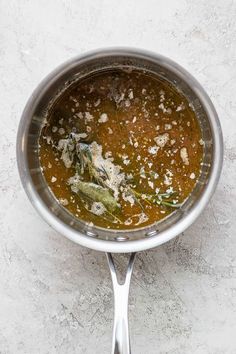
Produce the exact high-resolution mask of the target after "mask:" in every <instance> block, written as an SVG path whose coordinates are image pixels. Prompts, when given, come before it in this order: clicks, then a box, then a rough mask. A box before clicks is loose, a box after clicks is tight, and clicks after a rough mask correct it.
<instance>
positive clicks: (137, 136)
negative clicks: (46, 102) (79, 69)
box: [39, 70, 203, 229]
mask: <svg viewBox="0 0 236 354" xmlns="http://www.w3.org/2000/svg"><path fill="white" fill-rule="evenodd" d="M71 133H72V134H74V135H73V139H74V136H75V137H76V140H73V141H74V145H73V146H72V147H70V146H69V145H68V144H67V142H68V138H69V137H71ZM79 144H80V145H79ZM202 145H203V141H202V139H201V131H200V127H199V124H198V121H197V119H196V116H195V113H194V111H193V110H192V108H191V104H189V102H188V101H187V99H186V98H185V97H184V96H183V95H182V94H181V93H180V92H178V91H177V90H176V88H174V87H173V86H171V85H170V84H169V83H167V82H165V81H162V80H160V79H159V78H158V77H156V76H151V75H150V74H145V73H143V72H141V71H137V70H133V71H131V72H129V73H128V72H124V71H122V70H114V71H106V72H101V73H97V74H96V75H94V76H92V77H91V76H90V77H88V78H85V79H83V80H82V81H80V82H78V83H77V84H76V85H74V86H73V87H72V88H70V89H69V90H67V91H66V92H65V93H64V94H63V95H62V96H61V97H60V98H59V99H58V100H57V101H56V102H55V104H54V106H53V107H52V109H51V111H50V113H49V116H48V118H47V124H46V125H45V126H44V128H43V130H42V133H41V136H40V153H39V154H40V156H39V157H40V163H41V166H42V169H43V173H44V176H45V179H46V181H47V183H48V185H49V187H50V189H51V191H52V192H53V194H54V195H55V197H56V198H57V200H58V201H59V202H60V203H61V204H62V205H63V206H64V207H65V208H66V209H67V210H68V211H70V212H71V213H72V214H74V215H75V216H76V217H78V218H80V219H82V220H84V221H85V222H88V223H90V224H94V225H96V226H100V227H105V228H111V229H134V228H140V227H143V226H147V225H151V224H153V223H154V222H156V221H159V220H161V219H162V218H165V217H166V216H167V215H169V214H170V213H172V212H174V211H175V210H176V208H178V207H180V205H181V203H182V202H183V201H184V200H185V199H186V198H187V197H188V196H189V194H190V193H191V191H192V190H193V188H194V186H195V183H196V181H197V179H198V176H199V173H200V167H201V161H202V155H203V146H202ZM68 146H69V149H70V151H69V152H68V151H66V149H68ZM76 146H77V147H76ZM78 146H81V148H82V147H84V146H85V147H86V149H87V150H86V151H88V147H89V149H90V147H93V149H95V150H96V149H97V150H99V151H100V153H101V149H102V153H101V155H102V157H101V156H100V157H101V158H100V160H101V159H103V160H101V161H102V162H104V163H105V164H104V166H105V167H104V166H99V171H101V173H102V178H103V180H101V181H102V186H103V187H104V186H105V187H106V181H105V179H106V178H107V182H109V178H111V179H112V178H113V180H114V175H113V177H110V176H109V173H107V171H104V168H106V166H108V168H109V166H110V165H112V164H113V165H114V166H116V167H117V169H116V172H117V171H118V172H117V173H118V174H117V178H115V179H116V181H117V179H119V178H120V183H117V185H116V188H117V190H116V192H115V189H114V188H113V187H111V188H108V191H109V193H110V194H111V196H112V198H114V199H115V201H116V203H117V206H118V207H117V208H116V209H114V210H113V209H109V208H108V209H107V208H106V207H105V208H104V205H103V203H101V200H100V199H99V198H98V199H96V197H95V200H94V199H93V198H94V197H93V196H92V198H90V196H88V195H87V194H86V193H85V194H84V193H80V192H81V191H78V189H76V188H73V181H74V180H75V179H76V178H77V181H78V180H79V183H80V181H82V183H83V182H89V183H92V184H93V183H95V184H96V183H97V182H98V184H101V183H99V181H96V176H95V175H91V174H90V172H88V171H90V170H89V166H87V168H86V166H85V168H84V171H82V172H83V173H80V172H81V162H80V163H79V172H78V168H77V167H78V162H77V159H78V158H77V155H76V152H75V151H76V149H77V148H78ZM91 151H92V148H91ZM68 154H69V155H68ZM65 156H66V158H68V156H70V160H69V161H67V160H66V159H65ZM71 156H72V157H71ZM90 156H91V154H90ZM87 161H88V162H89V161H90V160H89V159H88V160H87ZM107 161H108V162H107ZM89 163H91V161H90V162H89ZM82 167H83V166H82ZM100 167H101V168H102V170H103V171H102V170H101V168H100ZM113 172H114V171H113ZM94 176H95V177H94ZM104 176H105V177H104ZM99 178H100V177H99ZM73 179H74V180H73ZM71 181H72V182H71ZM103 181H105V182H104V183H105V184H104V183H103ZM103 187H102V188H103ZM112 188H113V189H112ZM103 189H104V190H105V189H106V188H103ZM102 191H103V190H102ZM82 192H83V191H82ZM111 210H112V211H111Z"/></svg>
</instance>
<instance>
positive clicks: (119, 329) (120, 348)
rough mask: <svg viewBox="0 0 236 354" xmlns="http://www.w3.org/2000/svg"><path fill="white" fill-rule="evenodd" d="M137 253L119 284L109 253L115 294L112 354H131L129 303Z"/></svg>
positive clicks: (108, 257) (131, 257) (133, 254)
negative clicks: (123, 279) (122, 281)
mask: <svg viewBox="0 0 236 354" xmlns="http://www.w3.org/2000/svg"><path fill="white" fill-rule="evenodd" d="M134 260H135V253H132V254H131V255H130V259H129V263H128V267H127V271H126V275H125V281H124V283H123V284H121V283H119V281H118V278H117V271H116V269H115V264H114V261H113V257H112V254H111V253H107V261H108V265H109V268H110V272H111V279H112V284H113V292H114V325H113V338H112V351H111V354H130V353H131V349H130V341H129V324H128V302H129V287H130V279H131V275H132V271H133V265H134Z"/></svg>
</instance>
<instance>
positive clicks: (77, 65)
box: [17, 48, 223, 354]
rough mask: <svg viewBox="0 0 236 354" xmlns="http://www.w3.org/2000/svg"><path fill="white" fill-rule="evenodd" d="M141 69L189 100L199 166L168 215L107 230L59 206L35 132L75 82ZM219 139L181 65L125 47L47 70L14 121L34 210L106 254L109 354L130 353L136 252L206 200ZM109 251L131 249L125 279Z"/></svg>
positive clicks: (167, 234)
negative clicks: (110, 300) (110, 291)
mask: <svg viewBox="0 0 236 354" xmlns="http://www.w3.org/2000/svg"><path fill="white" fill-rule="evenodd" d="M112 68H122V69H123V70H129V69H130V68H137V69H138V68H140V69H142V70H143V69H144V70H146V71H147V72H150V73H154V74H156V75H159V76H160V77H161V78H163V79H165V80H167V81H169V82H170V83H172V84H173V85H174V86H175V87H176V88H177V89H178V90H180V91H181V92H182V93H183V94H184V95H185V96H186V97H187V99H188V100H189V101H190V102H191V104H192V107H193V109H194V110H195V112H196V115H197V118H198V120H199V124H200V127H201V131H202V136H203V141H204V145H203V146H204V157H203V163H202V170H201V174H200V177H199V179H198V181H197V184H196V186H195V188H194V190H193V192H192V193H191V195H190V196H189V198H188V199H187V200H186V201H185V202H184V204H183V205H182V206H181V207H180V208H179V209H177V210H176V211H175V212H174V213H173V214H171V215H170V216H168V217H167V218H165V219H164V220H161V221H160V222H157V223H155V224H153V225H151V226H149V227H143V228H140V229H138V230H137V229H136V230H127V231H123V230H115V231H114V230H109V229H104V228H100V227H96V226H90V225H88V223H85V222H83V221H82V220H79V219H77V218H75V217H74V216H73V215H72V214H70V213H69V212H68V211H67V210H66V209H65V208H63V206H61V205H60V204H59V203H58V202H57V200H56V199H55V197H54V196H53V194H52V193H51V191H50V189H49V188H48V185H47V183H46V181H45V179H44V177H43V175H42V171H41V168H40V163H39V154H38V150H39V135H40V131H41V128H42V126H43V124H44V121H45V117H46V116H47V113H48V111H49V109H50V107H51V106H52V105H53V102H54V101H55V100H56V99H57V98H58V97H59V95H61V94H62V93H63V92H64V91H65V90H66V89H67V88H68V87H70V86H71V85H72V84H74V83H75V82H76V81H77V80H80V79H81V78H83V77H86V76H88V75H91V74H93V73H95V72H98V71H102V70H107V69H112ZM222 160H223V138H222V132H221V127H220V122H219V119H218V117H217V113H216V111H215V109H214V107H213V105H212V102H211V101H210V99H209V97H208V95H207V94H206V92H205V91H204V90H203V88H202V87H201V86H200V84H199V83H198V82H197V81H196V80H195V79H194V78H193V77H192V76H191V75H190V74H189V73H188V72H187V71H186V70H184V69H183V68H182V67H180V66H179V65H178V64H176V63H174V62H173V61H171V60H170V59H167V58H165V57H163V56H161V55H157V54H154V53H150V52H147V51H143V50H139V49H138V50H137V49H129V48H111V49H105V50H98V51H95V52H91V53H88V54H85V55H82V56H79V57H76V58H74V59H72V60H70V61H68V62H66V63H65V64H62V65H61V66H60V67H58V68H57V69H55V70H54V71H53V72H52V73H51V74H49V75H48V76H47V77H46V78H45V79H44V80H43V81H42V82H41V83H40V85H39V86H38V87H37V88H36V90H35V91H34V92H33V94H32V96H31V97H30V99H29V101H28V103H27V105H26V107H25V109H24V112H23V114H22V118H21V121H20V124H19V130H18V136H17V162H18V169H19V173H20V177H21V180H22V184H23V187H24V189H25V191H26V193H27V195H28V197H29V199H30V201H31V203H32V204H33V206H34V207H35V208H36V209H37V211H38V212H39V214H40V215H41V216H42V217H43V218H44V219H45V220H46V221H47V222H48V224H49V225H51V226H52V227H53V228H54V229H55V230H57V231H58V232H59V233H60V234H62V235H64V236H66V237H68V238H69V239H70V240H72V241H74V242H76V243H78V244H80V245H82V246H85V247H89V248H92V249H94V250H97V251H103V252H106V253H107V259H108V264H109V267H110V271H111V276H112V281H113V288H114V303H115V318H114V328H113V342H112V353H113V354H114V353H115V354H128V353H131V349H130V343H129V332H128V293H129V284H130V278H131V274H132V268H133V263H134V258H135V252H138V251H143V250H147V249H149V248H152V247H156V246H159V245H161V244H162V243H164V242H167V241H169V240H170V239H172V238H173V237H175V236H177V235H179V234H180V233H181V232H183V231H184V230H185V229H186V228H187V227H188V226H190V225H191V224H192V223H193V222H194V221H195V220H196V219H197V217H198V216H199V215H200V213H201V212H202V211H203V209H204V208H205V206H206V205H207V203H208V202H209V200H210V198H211V196H212V194H213V192H214V190H215V188H216V185H217V182H218V180H219V176H220V172H221V169H222ZM112 252H114V253H119V252H121V253H124V252H130V253H131V256H130V261H129V264H128V269H127V274H126V278H125V281H124V283H123V284H120V283H119V282H118V278H117V273H116V269H115V266H114V262H113V258H112V254H111V253H112Z"/></svg>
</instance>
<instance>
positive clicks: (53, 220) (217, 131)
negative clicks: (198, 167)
mask: <svg viewBox="0 0 236 354" xmlns="http://www.w3.org/2000/svg"><path fill="white" fill-rule="evenodd" d="M106 55H107V56H108V55H109V56H111V55H112V56H114V57H115V56H116V55H117V56H119V55H126V56H131V57H132V56H135V55H140V56H142V57H144V58H145V59H150V60H152V61H153V60H156V61H158V62H159V63H161V64H162V65H163V66H164V67H165V68H167V69H170V70H172V71H174V72H175V73H176V74H178V76H179V77H181V78H182V79H183V80H184V81H185V82H187V84H188V85H189V86H190V87H191V88H192V89H193V90H194V92H195V94H196V96H197V97H198V98H199V100H200V101H201V103H202V104H203V105H204V109H205V111H206V113H207V118H208V120H209V123H210V126H211V132H212V140H213V161H212V166H211V172H210V176H209V180H208V183H207V184H206V186H205V189H204V191H203V193H202V194H201V196H200V198H199V199H198V200H196V202H195V203H194V205H193V206H192V207H191V209H190V211H189V212H188V213H186V214H185V215H183V217H182V218H181V219H180V220H178V221H177V222H176V223H174V224H173V225H171V226H170V227H169V228H167V229H165V230H163V231H160V232H159V233H157V234H155V235H153V236H152V237H146V238H142V239H137V240H132V241H131V240H129V241H127V240H126V241H125V242H121V241H115V240H102V239H99V238H96V237H91V236H89V235H86V234H83V233H81V232H79V231H77V230H75V229H73V228H72V227H70V226H69V225H67V224H65V223H64V222H63V221H62V220H60V219H59V218H58V217H56V216H55V215H54V214H53V212H52V211H51V210H49V208H48V207H47V206H46V205H45V204H44V202H43V201H42V200H41V199H40V197H39V195H38V192H37V191H36V188H35V186H34V183H33V181H32V179H31V177H30V171H29V169H28V164H27V154H26V151H25V148H24V138H25V136H26V134H27V132H28V130H27V129H28V126H29V123H30V121H31V119H32V114H31V115H30V112H31V111H32V107H33V104H34V101H35V99H36V97H37V96H38V95H39V94H40V92H41V91H42V89H43V87H45V85H47V84H48V83H49V82H50V81H51V79H52V78H53V77H56V76H57V75H60V74H61V73H62V72H64V71H66V70H67V69H68V68H69V67H71V66H73V65H75V64H76V63H78V61H82V60H83V61H86V60H89V59H91V58H92V57H98V58H99V56H101V57H104V56H106ZM16 153H17V165H18V170H19V174H20V178H21V181H22V184H23V187H24V189H25V192H26V194H27V195H28V197H29V199H30V201H31V203H32V204H33V206H34V207H35V208H36V210H37V211H38V212H39V214H40V215H41V216H42V217H43V218H44V219H45V220H46V221H47V223H48V224H49V225H51V226H52V227H53V228H54V229H55V230H56V231H58V232H59V233H60V234H62V235H64V236H66V237H67V238H69V239H70V240H72V241H74V242H75V243H78V244H80V245H82V246H85V247H88V248H92V249H94V250H97V251H105V252H114V253H125V252H137V251H142V250H147V249H150V248H153V247H156V246H159V245H161V244H163V243H165V242H167V241H169V240H170V239H172V238H174V237H175V236H177V235H179V234H180V233H181V232H183V231H184V230H186V229H187V228H188V227H189V226H190V225H191V224H192V223H193V222H194V221H195V220H196V219H197V218H198V216H199V215H200V214H201V212H202V211H203V209H204V208H205V207H206V205H207V204H208V202H209V200H210V198H211V196H212V195H213V193H214V190H215V188H216V185H217V183H218V181H219V177H220V173H221V170H222V163H223V136H222V130H221V126H220V121H219V118H218V115H217V113H216V110H215V108H214V106H213V104H212V102H211V100H210V98H209V96H208V95H207V93H206V92H205V90H204V89H203V87H202V86H201V85H200V84H199V83H198V81H197V80H196V79H195V78H194V77H193V76H192V75H191V74H190V73H189V72H187V71H186V70H185V69H184V68H182V67H181V66H180V65H179V64H177V63H175V62H174V61H172V60H171V59H169V58H167V57H164V56H162V55H160V54H156V53H153V52H150V51H147V50H142V49H136V48H128V47H111V48H104V49H98V50H95V51H90V52H88V53H86V54H83V55H79V56H76V57H74V58H72V59H70V60H68V61H66V62H65V63H63V64H62V65H60V66H59V67H57V68H56V69H55V70H53V71H52V72H51V73H50V74H49V75H48V76H47V77H46V78H45V79H44V80H43V81H42V82H41V83H40V84H39V85H38V87H37V88H36V89H35V90H34V92H33V94H32V95H31V97H30V98H29V100H28V102H27V104H26V106H25V109H24V111H23V114H22V117H21V120H20V124H19V128H18V134H17V144H16Z"/></svg>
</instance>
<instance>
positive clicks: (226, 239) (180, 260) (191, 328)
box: [0, 0, 236, 354]
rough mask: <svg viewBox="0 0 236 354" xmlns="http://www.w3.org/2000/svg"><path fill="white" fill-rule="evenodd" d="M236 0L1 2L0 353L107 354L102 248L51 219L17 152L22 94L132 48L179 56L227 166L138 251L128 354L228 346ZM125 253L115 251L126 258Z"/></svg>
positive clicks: (233, 283) (235, 278)
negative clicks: (23, 179) (215, 119)
mask: <svg viewBox="0 0 236 354" xmlns="http://www.w3.org/2000/svg"><path fill="white" fill-rule="evenodd" d="M235 18H236V2H235V1H228V0H218V1H213V0H210V1H203V0H200V1H187V0H180V1H174V0H173V1H170V0H166V1H156V0H153V1H152V0H149V1H135V0H129V1H123V0H121V1H120V2H118V1H115V0H103V1H81V0H80V1H78V0H68V1H66V0H63V1H57V0H47V1H44V0H41V1H27V0H21V1H18V0H12V1H9V2H6V1H3V0H2V1H0V77H1V79H0V105H1V119H0V132H1V133H0V148H1V158H0V164H1V165H0V189H1V199H0V200H1V208H0V222H1V238H0V353H1V354H18V353H19V354H48V353H50V354H62V353H63V354H64V353H67V354H75V353H89V354H91V353H109V352H110V344H111V331H112V316H113V313H112V291H111V282H110V277H109V272H108V269H107V265H106V259H105V256H104V255H103V254H100V253H96V252H94V251H90V250H87V249H84V248H81V247H79V246H77V245H75V244H72V242H70V241H68V240H66V239H64V238H63V237H61V236H59V235H57V234H56V232H54V231H53V230H52V229H50V228H49V226H47V225H46V224H45V223H44V222H43V221H42V220H41V219H40V217H39V216H38V215H37V214H36V212H35V211H34V210H33V208H32V207H31V205H30V203H29V201H28V200H27V198H26V196H25V194H24V192H23V190H22V188H21V185H20V181H19V178H18V174H17V169H16V159H15V138H16V131H17V125H18V122H19V119H20V115H21V112H22V110H23V107H24V105H25V103H26V100H27V98H28V97H29V95H30V94H31V92H32V90H33V89H34V87H35V86H36V85H37V84H38V83H39V81H40V80H41V79H42V78H43V77H44V76H45V75H46V74H48V73H49V72H50V71H51V70H52V69H53V68H54V67H55V66H57V65H58V64H60V63H61V62H63V61H64V60H66V59H67V58H70V57H71V56H74V55H76V54H79V53H82V52H84V51H86V50H89V49H94V48H97V47H104V46H111V45H112V46H114V45H131V46H136V47H143V48H146V49H150V50H153V51H156V52H159V53H161V54H164V55H166V56H169V57H171V58H172V59H174V60H175V61H177V62H179V63H180V64H181V65H183V66H184V67H185V68H186V69H187V70H189V71H190V72H191V73H192V74H193V75H194V76H195V77H196V78H197V79H198V80H199V81H200V82H201V84H202V85H203V86H204V87H205V89H206V90H207V92H208V93H209V95H210V97H211V98H212V100H213V102H214V104H215V106H216V109H217V111H218V113H219V116H220V120H221V123H222V127H223V132H224V138H225V158H224V170H223V174H222V177H221V180H220V183H219V186H218V188H217V191H216V193H215V196H214V197H213V199H212V201H211V203H210V204H209V206H208V208H207V209H206V210H205V211H204V213H203V215H202V216H201V217H200V219H199V220H198V221H197V222H196V223H195V224H194V225H193V226H192V227H191V228H189V229H188V230H187V231H186V232H185V233H184V234H183V235H180V236H179V237H178V238H176V239H175V240H173V241H171V242H169V243H168V244H166V245H164V246H162V247H160V248H158V249H154V250H151V251H148V252H143V253H141V254H139V255H138V258H137V261H136V264H135V269H134V276H133V281H132V287H131V296H130V328H131V340H132V346H133V352H134V353H135V354H143V353H147V354H156V353H162V354H164V353H168V354H189V353H194V354H205V353H206V354H234V353H236V336H235V333H236V231H235V230H236V213H235V209H236V189H235V180H236V123H235V122H236V121H235V119H236V118H235V117H236V96H235V94H236V24H235ZM123 258H124V256H120V257H119V258H118V260H119V262H120V264H121V265H122V264H123Z"/></svg>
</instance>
